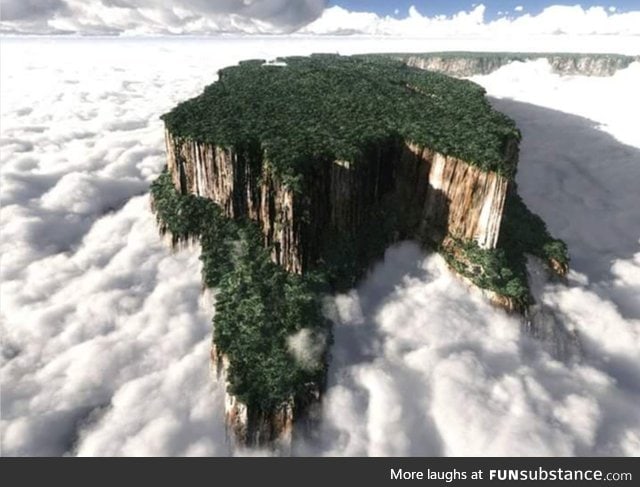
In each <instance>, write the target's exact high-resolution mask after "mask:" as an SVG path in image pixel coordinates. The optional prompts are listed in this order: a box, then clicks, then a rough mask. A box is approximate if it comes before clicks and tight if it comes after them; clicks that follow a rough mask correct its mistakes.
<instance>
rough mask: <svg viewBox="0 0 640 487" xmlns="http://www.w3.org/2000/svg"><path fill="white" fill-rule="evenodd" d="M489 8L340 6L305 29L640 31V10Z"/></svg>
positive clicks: (444, 34)
mask: <svg viewBox="0 0 640 487" xmlns="http://www.w3.org/2000/svg"><path fill="white" fill-rule="evenodd" d="M485 10H486V8H485V6H484V5H482V4H480V5H478V6H476V7H475V8H473V9H472V10H471V11H468V12H465V11H463V12H459V13H457V14H455V15H453V16H451V17H446V16H435V17H428V16H425V15H422V14H420V12H418V10H417V9H416V8H415V7H411V8H410V9H409V13H408V15H407V17H405V18H402V19H399V18H396V17H389V16H387V17H380V16H378V15H376V14H374V13H368V12H351V11H348V10H345V9H343V8H341V7H331V8H329V9H327V10H325V12H324V13H323V15H322V16H321V17H320V18H319V19H318V20H316V21H314V22H312V23H311V24H310V25H308V26H306V27H304V28H303V29H301V30H300V32H301V33H309V34H366V35H376V36H377V35H383V36H402V37H440V38H450V37H455V36H458V35H463V36H492V37H495V36H502V37H505V36H516V37H522V36H527V35H546V34H551V35H555V34H571V35H590V34H591V35H592V34H620V35H640V12H628V13H620V14H618V13H615V12H609V11H608V10H606V9H605V8H604V7H591V8H588V9H583V8H582V7H580V6H579V5H575V6H563V5H553V6H550V7H547V8H546V9H544V10H543V11H542V12H541V13H539V14H538V15H530V14H527V13H525V14H522V12H523V8H522V7H516V11H517V15H515V16H514V15H508V14H506V15H504V16H501V17H500V18H498V19H497V20H494V21H486V19H485Z"/></svg>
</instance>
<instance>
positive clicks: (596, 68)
mask: <svg viewBox="0 0 640 487" xmlns="http://www.w3.org/2000/svg"><path fill="white" fill-rule="evenodd" d="M399 58H400V59H402V60H403V61H404V62H405V63H407V64H408V65H409V66H413V67H416V68H419V69H427V70H430V71H437V72H439V73H443V74H447V75H449V76H455V77H458V78H466V77H469V76H477V75H487V74H491V73H493V72H494V71H496V70H498V69H500V68H501V67H502V66H505V65H507V64H510V63H512V62H525V61H532V60H536V59H546V60H547V61H548V62H549V64H550V66H551V68H552V69H553V72H554V73H557V74H560V75H583V76H613V75H614V74H615V73H616V72H617V71H618V70H620V69H624V68H626V67H628V66H629V65H630V64H631V63H632V62H634V61H638V60H639V59H638V58H634V57H631V56H622V55H614V54H517V53H504V54H503V53H486V54H482V53H455V52H454V53H439V54H415V55H402V56H399Z"/></svg>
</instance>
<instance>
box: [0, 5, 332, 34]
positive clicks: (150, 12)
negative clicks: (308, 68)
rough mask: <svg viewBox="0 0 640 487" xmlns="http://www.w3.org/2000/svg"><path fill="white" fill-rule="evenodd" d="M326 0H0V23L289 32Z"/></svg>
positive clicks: (87, 30)
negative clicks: (0, 8) (1, 16)
mask: <svg viewBox="0 0 640 487" xmlns="http://www.w3.org/2000/svg"><path fill="white" fill-rule="evenodd" d="M325 6H326V0H252V1H245V2H239V1H236V0H175V1H172V2H157V1H154V0H89V1H87V0H46V1H41V0H40V1H25V0H2V12H3V22H2V29H3V30H4V31H7V32H10V31H15V32H24V33H74V32H75V33H82V34H98V35H99V34H121V33H125V34H168V33H171V34H197V33H200V34H202V33H212V32H213V33H216V32H217V33H219V32H247V33H274V32H289V31H292V30H295V29H297V28H299V27H300V26H302V25H305V24H307V23H309V22H311V21H312V20H314V19H315V18H316V17H318V16H319V15H320V14H321V13H322V10H323V9H324V8H325Z"/></svg>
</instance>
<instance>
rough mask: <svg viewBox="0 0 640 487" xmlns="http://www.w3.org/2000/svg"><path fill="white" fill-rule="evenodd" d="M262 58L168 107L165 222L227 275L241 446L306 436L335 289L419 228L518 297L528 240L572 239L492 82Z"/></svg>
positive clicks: (161, 191) (221, 356) (492, 286)
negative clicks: (534, 200)
mask: <svg viewBox="0 0 640 487" xmlns="http://www.w3.org/2000/svg"><path fill="white" fill-rule="evenodd" d="M279 61H280V62H279V63H277V64H265V63H264V62H263V61H250V62H244V63H241V64H240V65H239V66H235V67H231V68H226V69H224V70H222V71H221V72H220V79H219V81H218V82H217V83H214V84H213V85H210V86H208V87H207V88H206V89H205V91H204V93H203V94H202V95H200V96H199V97H196V98H194V99H192V100H189V101H187V102H184V103H181V104H180V105H179V106H178V107H176V108H175V109H174V110H172V111H171V112H170V113H169V114H167V115H165V116H164V117H163V118H164V121H165V125H166V131H165V140H166V149H167V168H168V172H166V173H165V174H163V175H162V176H161V177H160V178H159V179H158V181H157V182H156V183H154V185H153V187H152V198H153V205H154V210H155V211H156V214H157V218H158V223H159V225H160V229H161V232H162V233H170V234H171V235H172V241H173V242H174V244H175V243H176V242H180V241H186V240H193V239H194V238H196V239H199V240H200V242H201V243H202V260H203V263H204V265H203V278H204V281H205V284H206V285H207V286H211V287H216V288H218V289H219V293H218V295H217V304H216V317H215V329H214V340H213V342H214V343H213V348H212V361H213V363H214V365H215V367H216V369H217V370H218V372H219V373H220V374H221V375H222V376H224V378H225V381H226V383H227V400H226V406H225V415H226V423H227V430H228V431H229V433H230V437H231V438H232V444H234V445H235V446H236V447H245V446H268V447H272V448H276V449H278V450H279V451H280V452H281V453H287V452H289V451H290V450H291V448H292V444H293V443H294V440H295V437H296V434H298V433H299V431H300V430H301V428H300V426H301V425H305V426H309V425H312V424H313V417H314V414H313V411H314V409H315V408H316V407H317V403H318V401H319V400H320V397H321V395H322V392H323V388H324V381H325V379H326V368H327V360H328V347H329V344H330V342H331V332H330V325H329V324H328V323H327V322H326V319H325V318H323V316H322V314H321V306H320V297H321V296H322V294H323V293H326V292H331V291H335V290H344V289H349V288H350V287H352V286H354V285H355V284H356V283H357V282H358V279H359V278H360V277H361V276H362V275H363V274H364V273H365V272H366V271H367V269H368V268H369V267H370V266H371V265H372V263H374V262H375V261H376V260H377V259H380V258H382V257H383V256H384V251H385V249H386V248H387V247H388V246H389V245H390V244H392V243H393V242H397V241H399V240H402V239H413V240H416V241H418V242H421V243H422V244H423V245H424V246H425V247H427V248H430V249H435V250H438V251H440V252H441V253H442V254H443V255H444V256H445V258H446V259H447V262H448V263H449V264H450V266H451V267H452V268H453V269H455V270H456V271H457V272H458V273H459V274H460V275H461V276H463V277H464V278H465V279H466V280H468V281H469V282H471V283H473V284H475V285H477V286H479V287H480V288H483V289H485V290H486V291H487V292H489V293H490V295H491V298H492V300H493V301H494V302H495V303H496V304H498V305H500V306H501V307H503V308H505V309H507V310H510V311H523V310H525V309H526V307H527V306H528V305H529V304H530V303H531V295H530V292H529V288H528V283H527V270H526V254H532V255H536V256H537V257H539V258H541V259H542V261H544V262H546V263H547V266H548V269H550V270H551V271H556V272H558V273H559V274H561V275H562V274H564V273H565V272H566V265H567V262H568V258H567V252H566V246H565V245H564V244H563V243H562V242H561V241H559V240H555V239H553V238H552V237H551V236H550V235H549V233H548V232H547V230H546V227H545V225H544V222H542V220H540V218H539V217H537V216H536V215H534V214H532V213H531V212H529V210H528V209H527V208H526V206H525V205H524V203H523V202H522V200H521V199H520V198H519V197H518V195H517V188H516V185H515V182H514V175H515V171H516V166H517V161H518V144H519V141H520V132H519V131H518V130H517V128H516V127H515V125H514V123H513V122H512V121H511V120H510V119H508V118H507V117H505V116H504V115H502V114H500V113H498V112H496V111H495V110H493V109H492V108H491V106H490V105H489V103H488V102H487V100H486V98H485V96H484V90H483V89H482V88H480V87H479V86H477V85H475V84H473V83H470V82H468V81H464V80H457V79H454V78H451V77H448V76H444V75H441V74H438V73H432V72H428V71H422V70H420V69H416V68H413V67H409V66H407V65H405V64H404V63H403V62H400V61H397V60H393V59H389V58H384V57H375V56H373V57H361V56H354V57H341V56H330V55H321V56H311V57H308V58H305V57H295V58H285V59H282V60H279Z"/></svg>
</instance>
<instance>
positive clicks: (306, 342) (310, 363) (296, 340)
mask: <svg viewBox="0 0 640 487" xmlns="http://www.w3.org/2000/svg"><path fill="white" fill-rule="evenodd" d="M326 344H327V337H326V336H325V335H324V334H318V333H314V332H313V330H311V329H309V328H302V329H301V330H299V331H298V332H296V333H295V334H293V335H291V336H290V337H289V339H288V341H287V345H288V347H289V350H290V352H291V353H292V354H293V356H294V357H295V359H296V361H297V362H298V363H299V364H300V365H301V366H302V367H303V368H305V369H317V368H318V367H319V366H320V364H321V360H322V355H323V353H324V352H325V350H326Z"/></svg>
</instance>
